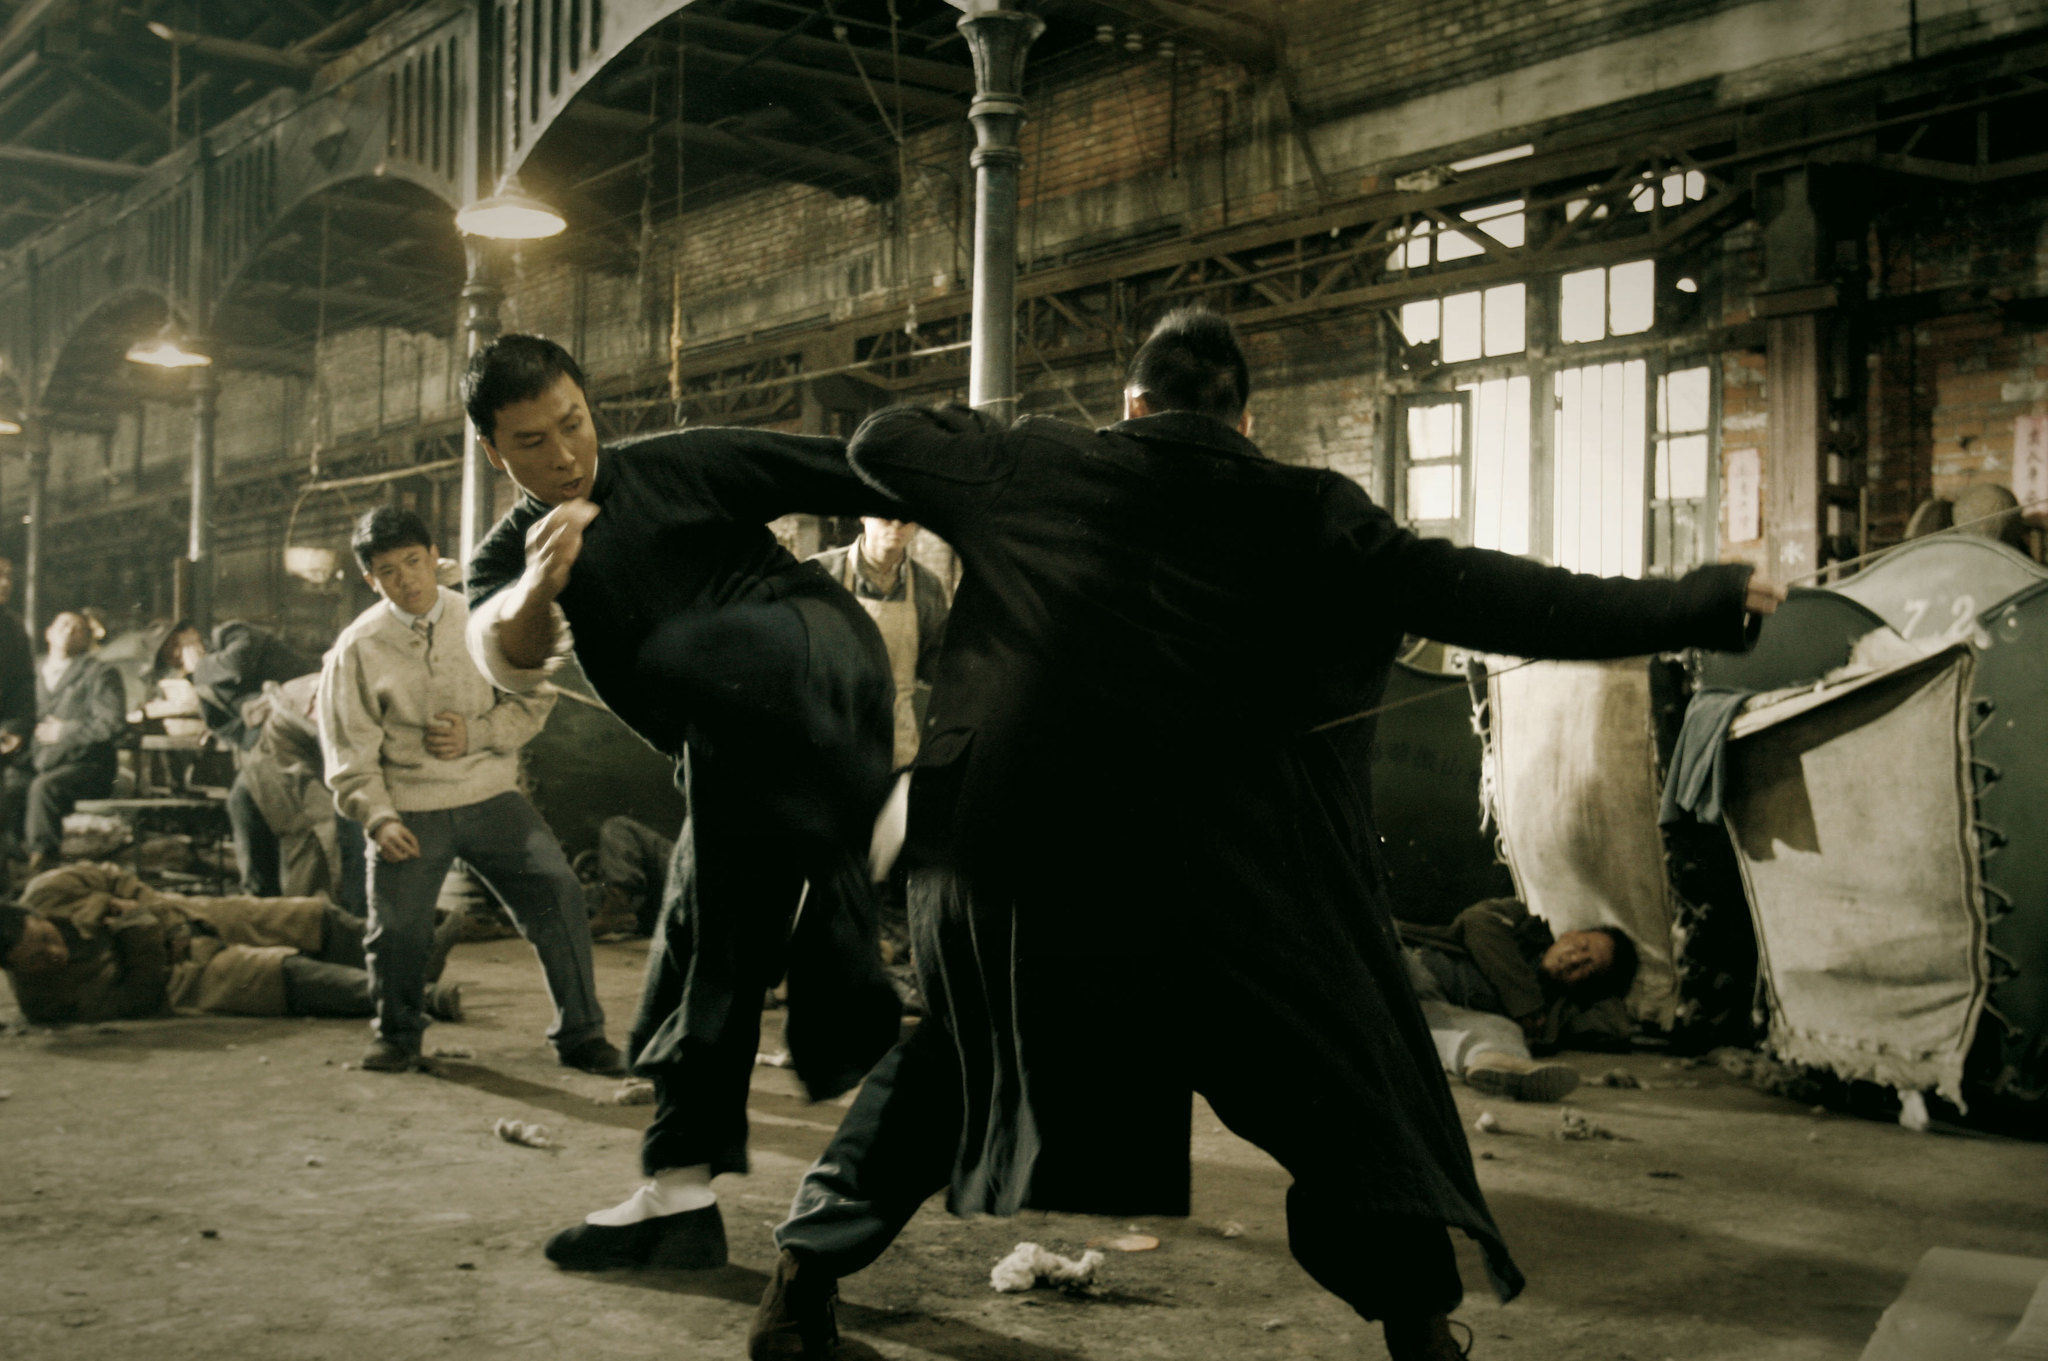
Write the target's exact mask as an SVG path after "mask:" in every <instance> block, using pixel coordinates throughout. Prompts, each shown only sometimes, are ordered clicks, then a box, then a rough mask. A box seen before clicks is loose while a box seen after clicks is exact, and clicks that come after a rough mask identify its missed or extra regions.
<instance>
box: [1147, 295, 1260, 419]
mask: <svg viewBox="0 0 2048 1361" xmlns="http://www.w3.org/2000/svg"><path fill="white" fill-rule="evenodd" d="M1124 390H1125V391H1126V392H1135V393H1137V394H1138V395H1140V396H1142V397H1143V398H1144V399H1145V404H1146V405H1147V406H1149V407H1151V408H1152V410H1153V411H1154V412H1155V413H1157V412H1162V411H1193V412H1196V413H1198V414H1200V415H1204V416H1211V417H1214V418H1215V419H1216V420H1219V421H1222V422H1223V423H1224V424H1225V425H1236V424H1237V422H1238V418H1239V417H1241V416H1243V415H1244V406H1245V403H1246V402H1248V401H1250V400H1251V395H1252V371H1251V366H1250V365H1248V364H1246V363H1245V359H1244V347H1243V346H1242V345H1240V344H1239V343H1238V340H1237V328H1236V327H1234V326H1232V325H1231V324H1230V321H1229V319H1228V318H1226V317H1224V316H1222V315H1221V314H1220V313H1216V312H1211V311H1209V310H1208V309H1207V308H1204V307H1184V308H1181V309H1180V310H1178V311H1174V312H1168V313H1167V314H1166V315H1165V316H1164V317H1162V318H1161V319H1160V322H1159V324H1158V325H1157V326H1154V327H1153V328H1152V334H1151V335H1149V336H1147V337H1146V338H1145V343H1144V344H1142V345H1140V346H1139V347H1138V352H1137V353H1136V354H1134V355H1132V356H1131V367H1130V372H1129V374H1128V375H1127V376H1126V377H1125V379H1124Z"/></svg>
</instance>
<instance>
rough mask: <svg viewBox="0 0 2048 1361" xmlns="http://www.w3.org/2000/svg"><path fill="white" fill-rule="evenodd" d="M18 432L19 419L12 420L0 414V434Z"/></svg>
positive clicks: (19, 428) (19, 431)
mask: <svg viewBox="0 0 2048 1361" xmlns="http://www.w3.org/2000/svg"><path fill="white" fill-rule="evenodd" d="M20 433H21V422H20V421H17V420H14V419H12V418H10V417H7V416H0V435H18V434H20Z"/></svg>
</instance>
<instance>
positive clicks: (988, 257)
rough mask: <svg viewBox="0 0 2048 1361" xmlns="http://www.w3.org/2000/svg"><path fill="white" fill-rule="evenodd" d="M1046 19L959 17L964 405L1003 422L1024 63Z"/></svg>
mask: <svg viewBox="0 0 2048 1361" xmlns="http://www.w3.org/2000/svg"><path fill="white" fill-rule="evenodd" d="M1044 31H1045V21H1044V20H1043V19H1040V18H1039V17H1038V16H1037V15H1035V14H1025V13H1022V12H1021V11H1018V10H1008V9H989V10H983V11H982V12H980V13H970V14H968V15H966V16H965V17H964V18H962V19H961V20H960V32H961V33H962V34H963V35H964V36H965V37H966V39H967V46H968V50H969V51H971V52H972V53H973V54H974V102H973V103H972V104H970V105H969V106H968V109H967V118H968V121H970V122H971V123H973V124H974V139H975V148H974V323H973V324H974V329H973V333H972V335H971V340H972V342H973V347H972V351H971V353H970V357H969V361H968V371H967V401H968V404H969V405H970V406H973V407H975V408H977V409H979V410H983V411H987V412H989V413H990V414H992V415H994V416H996V417H997V418H998V419H1000V420H1002V421H1004V422H1005V423H1007V422H1009V421H1011V420H1013V419H1015V417H1016V415H1017V183H1018V177H1019V176H1018V172H1019V171H1020V170H1021V169H1022V168H1023V165H1024V153H1023V152H1022V151H1020V150H1019V149H1018V135H1019V133H1021V132H1022V131H1023V128H1024V94H1023V90H1024V61H1025V57H1026V55H1027V54H1028V53H1029V52H1030V50H1031V44H1032V42H1033V41H1035V40H1036V39H1037V37H1038V35H1039V34H1040V33H1043V32H1044Z"/></svg>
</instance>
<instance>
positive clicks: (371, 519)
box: [348, 506, 434, 572]
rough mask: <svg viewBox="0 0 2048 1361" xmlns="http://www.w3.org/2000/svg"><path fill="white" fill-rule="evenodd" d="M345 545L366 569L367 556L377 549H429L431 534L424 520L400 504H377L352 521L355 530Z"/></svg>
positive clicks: (431, 542) (368, 565)
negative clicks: (353, 551) (354, 522)
mask: <svg viewBox="0 0 2048 1361" xmlns="http://www.w3.org/2000/svg"><path fill="white" fill-rule="evenodd" d="M348 546H349V547H350V548H352V549H354V550H355V555H356V564H357V566H359V567H361V568H362V569H363V571H365V572H368V571H369V570H370V562H371V560H372V559H374V558H375V557H376V556H377V555H378V554H379V553H389V552H390V551H391V550H392V549H394V548H415V547H417V548H426V549H432V548H433V546H434V534H433V531H432V530H430V529H428V528H427V522H426V521H425V520H422V519H421V518H420V517H419V516H418V515H417V514H415V513H414V512H412V511H409V510H407V509H406V508H405V507H404V506H378V507H377V508H376V509H374V510H366V511H364V512H363V515H362V518H361V519H359V520H357V521H356V532H355V533H354V534H352V535H351V536H349V541H348Z"/></svg>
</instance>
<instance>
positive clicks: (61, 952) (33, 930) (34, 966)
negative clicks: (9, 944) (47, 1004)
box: [7, 917, 71, 974]
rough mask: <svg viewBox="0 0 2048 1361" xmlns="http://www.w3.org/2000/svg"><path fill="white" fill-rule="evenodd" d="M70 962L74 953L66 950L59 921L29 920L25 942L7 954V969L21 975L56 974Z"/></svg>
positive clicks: (21, 942) (22, 936) (23, 938)
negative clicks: (59, 928) (57, 923)
mask: <svg viewBox="0 0 2048 1361" xmlns="http://www.w3.org/2000/svg"><path fill="white" fill-rule="evenodd" d="M70 962H71V951H69V950H68V949H66V948H65V947H64V933H63V932H61V931H59V930H58V929H57V925H56V923H55V922H52V921H48V920H46V919H44V918H42V917H30V918H29V919H28V925H27V926H26V927H24V928H23V930H22V933H21V939H20V940H19V941H16V942H15V945H14V948H13V949H12V950H10V951H9V952H8V955H7V967H8V968H9V969H10V970H12V971H13V972H15V973H19V974H43V973H54V972H55V971H57V970H58V969H61V968H63V967H64V966H65V965H66V964H69V963H70Z"/></svg>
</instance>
